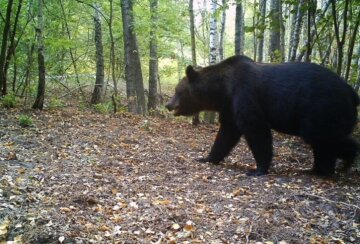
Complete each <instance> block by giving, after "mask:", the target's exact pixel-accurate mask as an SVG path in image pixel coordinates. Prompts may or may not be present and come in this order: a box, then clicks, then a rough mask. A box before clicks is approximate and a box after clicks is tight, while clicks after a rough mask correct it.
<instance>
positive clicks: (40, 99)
mask: <svg viewBox="0 0 360 244" xmlns="http://www.w3.org/2000/svg"><path fill="white" fill-rule="evenodd" d="M42 1H43V0H38V16H37V17H38V27H37V28H36V34H37V43H38V69H39V83H38V89H37V95H36V99H35V102H34V104H33V106H32V108H33V109H40V110H42V109H43V107H44V97H45V56H44V50H45V47H44V16H43V2H42Z"/></svg>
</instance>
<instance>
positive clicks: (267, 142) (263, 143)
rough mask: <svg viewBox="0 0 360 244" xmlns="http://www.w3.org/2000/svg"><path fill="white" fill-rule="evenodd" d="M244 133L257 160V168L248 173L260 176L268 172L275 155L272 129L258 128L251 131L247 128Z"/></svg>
mask: <svg viewBox="0 0 360 244" xmlns="http://www.w3.org/2000/svg"><path fill="white" fill-rule="evenodd" d="M244 135H245V139H246V141H247V144H248V146H249V148H250V150H251V151H252V153H253V155H254V158H255V161H256V170H251V171H249V172H248V173H247V175H248V176H260V175H266V174H268V173H269V172H268V171H269V168H270V164H271V160H272V156H273V152H272V135H271V131H270V129H269V128H256V129H254V130H250V131H249V130H247V131H246V133H245V134H244Z"/></svg>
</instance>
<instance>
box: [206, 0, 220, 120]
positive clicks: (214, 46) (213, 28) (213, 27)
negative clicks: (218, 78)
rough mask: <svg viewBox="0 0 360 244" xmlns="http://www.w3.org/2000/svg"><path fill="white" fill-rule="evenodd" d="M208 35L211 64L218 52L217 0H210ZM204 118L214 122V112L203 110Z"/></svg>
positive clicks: (215, 59)
mask: <svg viewBox="0 0 360 244" xmlns="http://www.w3.org/2000/svg"><path fill="white" fill-rule="evenodd" d="M210 4H211V5H210V37H209V48H210V53H209V64H210V65H213V64H216V62H217V54H218V35H217V20H216V10H217V0H211V2H210ZM204 119H205V121H206V122H208V123H214V122H215V112H205V115H204Z"/></svg>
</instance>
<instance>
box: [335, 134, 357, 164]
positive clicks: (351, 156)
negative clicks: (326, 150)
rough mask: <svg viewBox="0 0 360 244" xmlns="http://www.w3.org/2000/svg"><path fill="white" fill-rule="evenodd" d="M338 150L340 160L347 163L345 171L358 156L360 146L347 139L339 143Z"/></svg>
mask: <svg viewBox="0 0 360 244" xmlns="http://www.w3.org/2000/svg"><path fill="white" fill-rule="evenodd" d="M336 149H337V152H338V155H337V156H338V158H341V159H342V160H344V161H345V164H344V170H346V169H348V168H350V167H351V165H352V164H353V163H354V161H355V158H356V156H357V152H358V144H357V143H356V142H355V141H354V139H352V138H345V139H343V140H341V141H340V142H339V143H338V145H337V147H336Z"/></svg>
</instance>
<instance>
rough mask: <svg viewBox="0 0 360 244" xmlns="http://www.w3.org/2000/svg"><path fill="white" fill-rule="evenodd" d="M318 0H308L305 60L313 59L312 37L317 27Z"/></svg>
mask: <svg viewBox="0 0 360 244" xmlns="http://www.w3.org/2000/svg"><path fill="white" fill-rule="evenodd" d="M316 4H317V3H316V0H315V1H314V0H308V2H307V35H306V36H307V41H306V44H305V45H306V55H305V62H310V61H311V52H312V45H311V42H312V41H311V38H312V35H311V33H312V31H313V29H314V28H315V26H314V24H315V21H314V19H315V11H316Z"/></svg>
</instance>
